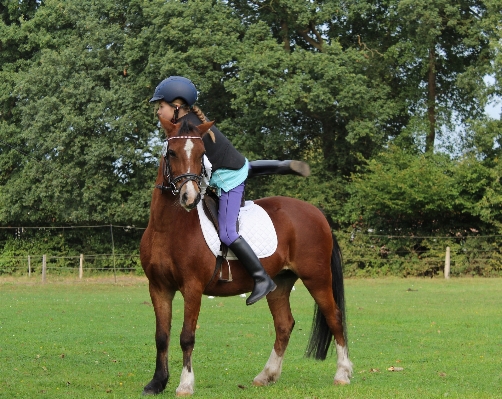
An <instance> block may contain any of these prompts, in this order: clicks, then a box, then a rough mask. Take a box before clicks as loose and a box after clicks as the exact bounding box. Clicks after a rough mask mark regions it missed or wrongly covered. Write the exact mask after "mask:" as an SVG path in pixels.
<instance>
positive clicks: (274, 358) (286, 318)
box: [253, 272, 298, 386]
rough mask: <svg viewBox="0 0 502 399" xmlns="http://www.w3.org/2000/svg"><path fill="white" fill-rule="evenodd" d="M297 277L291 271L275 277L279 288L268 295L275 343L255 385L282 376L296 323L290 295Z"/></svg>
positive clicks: (254, 381)
mask: <svg viewBox="0 0 502 399" xmlns="http://www.w3.org/2000/svg"><path fill="white" fill-rule="evenodd" d="M297 278H298V277H296V276H295V275H294V274H293V273H289V272H288V273H286V274H284V275H278V276H277V277H275V278H274V281H275V283H276V284H277V288H276V289H275V291H272V292H271V293H269V294H268V295H267V301H268V306H269V308H270V312H271V313H272V317H273V319H274V327H275V343H274V348H273V349H272V353H271V354H270V357H269V359H268V361H267V363H266V364H265V367H264V368H263V370H262V371H261V373H260V374H258V375H257V376H256V377H255V379H254V380H253V384H254V385H257V386H263V385H268V384H270V383H272V382H275V381H277V380H278V379H279V377H280V376H281V371H282V361H283V359H284V353H285V352H286V348H287V346H288V343H289V337H290V336H291V331H293V327H294V325H295V321H294V319H293V315H292V314H291V307H290V304H289V295H290V293H291V289H292V287H293V285H294V283H295V281H296V280H297Z"/></svg>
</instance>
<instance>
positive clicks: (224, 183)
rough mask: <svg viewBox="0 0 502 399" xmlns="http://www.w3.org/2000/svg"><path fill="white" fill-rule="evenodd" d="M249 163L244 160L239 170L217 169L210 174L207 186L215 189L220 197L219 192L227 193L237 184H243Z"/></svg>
mask: <svg viewBox="0 0 502 399" xmlns="http://www.w3.org/2000/svg"><path fill="white" fill-rule="evenodd" d="M248 171H249V162H248V160H247V158H246V163H245V164H244V166H243V167H242V168H240V169H239V170H230V169H217V170H215V171H214V172H213V173H212V174H211V180H209V185H210V186H211V187H215V188H216V189H217V194H218V197H219V196H220V195H221V190H224V191H226V192H229V191H230V190H232V189H233V188H235V187H237V186H238V185H239V184H241V183H243V182H244V181H245V180H246V179H247V177H248Z"/></svg>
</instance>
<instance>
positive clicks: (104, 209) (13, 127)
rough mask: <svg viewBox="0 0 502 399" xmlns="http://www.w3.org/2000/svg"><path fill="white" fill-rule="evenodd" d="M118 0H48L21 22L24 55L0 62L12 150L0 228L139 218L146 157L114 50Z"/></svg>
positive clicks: (5, 132) (5, 127) (149, 164)
mask: <svg viewBox="0 0 502 399" xmlns="http://www.w3.org/2000/svg"><path fill="white" fill-rule="evenodd" d="M128 3H129V2H127V1H124V2H114V3H109V2H80V1H79V2H77V1H64V2H62V1H58V0H48V1H46V2H45V3H44V4H43V6H41V7H40V8H39V9H38V10H37V12H36V14H35V15H34V16H33V18H31V19H29V20H22V21H21V23H20V26H19V29H20V32H21V34H22V35H24V38H25V39H26V40H25V41H24V43H23V46H24V48H26V49H27V51H31V52H32V57H31V58H30V59H29V61H27V62H25V63H24V64H23V65H22V67H21V68H19V69H18V70H17V71H16V70H15V69H14V68H13V67H12V66H11V65H10V64H7V63H4V65H3V72H5V71H9V72H10V73H11V74H12V81H14V82H15V86H14V87H13V89H12V90H11V92H10V95H9V96H8V98H6V97H3V99H4V102H3V106H4V107H5V106H9V104H10V106H11V110H12V117H11V118H6V119H4V121H3V124H2V127H1V128H2V137H6V136H9V135H13V136H15V138H16V142H15V148H16V149H17V151H18V154H16V156H15V157H14V156H12V155H11V156H10V158H11V161H10V162H11V164H10V167H9V168H8V169H5V170H4V169H2V179H1V182H2V183H4V184H3V186H2V187H1V188H0V190H1V191H0V193H1V196H2V205H3V206H2V208H1V209H0V220H1V221H2V222H3V223H10V222H12V221H16V222H17V223H54V222H57V223H74V222H76V221H79V222H112V221H113V222H116V223H117V222H132V223H145V221H146V220H147V215H148V203H149V187H151V182H152V180H153V177H154V175H155V165H156V160H155V159H152V157H151V148H150V145H149V144H150V143H149V141H150V139H151V137H152V136H151V135H152V130H153V129H152V118H151V117H150V118H149V120H148V119H147V118H145V115H144V114H143V113H144V110H143V109H141V108H139V109H138V107H137V104H138V100H137V96H135V93H134V89H135V86H134V85H129V84H128V82H127V81H128V75H127V69H126V65H125V64H124V60H123V58H122V54H121V49H122V47H123V44H124V41H125V37H126V34H127V31H129V33H130V31H131V30H133V29H134V24H133V23H132V22H130V21H129V20H128V13H127V9H128ZM131 13H132V14H133V13H134V10H133V9H131ZM133 16H134V17H136V15H133ZM124 26H126V27H127V29H123V27H124ZM15 62H18V60H15V61H14V63H15ZM3 95H5V91H4V92H3ZM12 105H13V106H12ZM10 153H12V151H10ZM2 158H3V160H2V162H6V161H5V159H6V158H5V157H2Z"/></svg>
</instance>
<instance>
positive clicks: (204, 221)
mask: <svg viewBox="0 0 502 399" xmlns="http://www.w3.org/2000/svg"><path fill="white" fill-rule="evenodd" d="M197 211H198V213H199V220H200V226H201V227H202V234H204V238H205V239H206V243H207V246H208V247H209V249H210V250H211V252H212V253H213V254H214V256H218V255H221V251H220V246H221V241H220V237H219V236H218V233H217V231H216V228H215V227H214V224H213V223H212V222H211V221H210V220H209V218H208V217H207V216H206V214H205V213H204V209H203V208H202V201H199V204H198V205H197ZM238 220H239V234H240V235H241V236H242V237H243V238H244V239H245V240H246V241H247V242H248V244H249V245H250V246H251V248H252V249H253V251H254V252H255V254H256V255H257V256H258V258H266V257H268V256H270V255H272V254H273V253H274V252H275V250H276V249H277V233H276V232H275V227H274V224H273V223H272V220H271V219H270V216H268V213H267V212H265V210H264V209H263V208H262V207H261V206H259V205H256V204H255V203H254V202H253V201H246V203H245V206H244V207H242V208H241V209H240V212H239V219H238ZM227 259H230V260H232V259H237V257H236V256H235V255H234V253H233V252H232V251H231V250H230V249H229V250H228V254H227Z"/></svg>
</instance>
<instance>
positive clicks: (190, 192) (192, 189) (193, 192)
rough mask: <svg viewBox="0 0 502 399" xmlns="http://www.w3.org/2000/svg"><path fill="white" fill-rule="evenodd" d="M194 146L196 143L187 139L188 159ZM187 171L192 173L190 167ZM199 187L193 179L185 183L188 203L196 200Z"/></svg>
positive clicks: (184, 190) (184, 187)
mask: <svg viewBox="0 0 502 399" xmlns="http://www.w3.org/2000/svg"><path fill="white" fill-rule="evenodd" d="M193 147H194V143H193V141H192V140H187V141H186V143H185V148H184V150H185V152H186V156H187V159H190V156H191V155H192V149H193ZM186 173H191V170H190V167H189V168H188V170H187V171H186ZM197 190H198V188H197V186H196V184H195V183H194V182H193V181H190V182H188V183H187V184H185V185H184V186H183V188H182V192H184V193H185V194H187V198H186V205H191V204H193V203H194V201H195V200H196V198H197V194H198V191H197Z"/></svg>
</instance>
